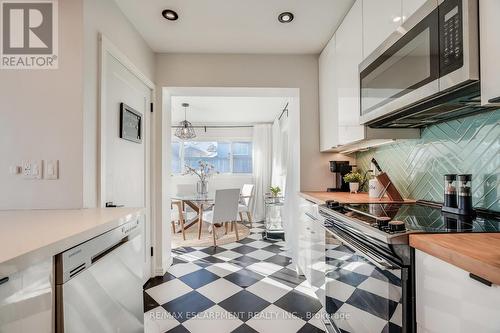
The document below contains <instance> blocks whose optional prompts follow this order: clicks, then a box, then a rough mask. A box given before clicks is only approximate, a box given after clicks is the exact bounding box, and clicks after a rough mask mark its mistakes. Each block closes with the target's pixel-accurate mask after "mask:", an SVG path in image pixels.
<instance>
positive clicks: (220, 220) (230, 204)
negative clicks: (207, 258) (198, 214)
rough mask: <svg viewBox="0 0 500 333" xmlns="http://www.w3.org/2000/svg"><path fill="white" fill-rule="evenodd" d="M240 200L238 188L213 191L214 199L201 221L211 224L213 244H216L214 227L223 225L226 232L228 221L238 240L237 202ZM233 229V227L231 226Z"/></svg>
mask: <svg viewBox="0 0 500 333" xmlns="http://www.w3.org/2000/svg"><path fill="white" fill-rule="evenodd" d="M239 201H240V189H225V190H217V191H215V201H214V205H213V208H212V210H211V211H207V212H204V213H203V222H206V223H209V224H211V226H212V237H213V239H214V246H217V240H216V227H222V226H225V228H226V233H227V226H228V223H229V224H231V227H233V226H234V233H235V236H236V240H237V241H238V240H240V238H239V235H238V226H237V224H236V221H237V220H238V204H239ZM231 229H233V228H231Z"/></svg>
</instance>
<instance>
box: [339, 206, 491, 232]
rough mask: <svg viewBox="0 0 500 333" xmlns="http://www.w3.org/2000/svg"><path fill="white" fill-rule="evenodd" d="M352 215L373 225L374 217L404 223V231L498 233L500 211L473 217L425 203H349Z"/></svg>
mask: <svg viewBox="0 0 500 333" xmlns="http://www.w3.org/2000/svg"><path fill="white" fill-rule="evenodd" d="M344 208H345V209H347V211H351V212H352V213H350V214H352V217H354V218H357V219H360V220H363V221H364V222H367V223H370V224H372V223H373V225H375V223H374V222H376V219H377V218H387V217H388V218H390V219H391V220H392V221H402V222H404V223H405V226H406V231H416V232H429V233H440V232H500V214H498V213H496V214H495V213H491V214H482V213H478V214H477V216H475V217H470V216H460V215H454V214H448V213H444V212H442V211H441V208H440V207H436V206H431V205H427V204H422V203H417V204H348V205H345V206H344Z"/></svg>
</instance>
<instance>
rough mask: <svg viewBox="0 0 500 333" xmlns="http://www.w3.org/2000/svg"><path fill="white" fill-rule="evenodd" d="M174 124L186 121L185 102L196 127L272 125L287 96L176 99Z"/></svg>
mask: <svg viewBox="0 0 500 333" xmlns="http://www.w3.org/2000/svg"><path fill="white" fill-rule="evenodd" d="M171 101H172V124H174V125H175V124H177V123H179V122H180V121H182V120H184V108H183V107H182V106H181V105H182V103H189V108H188V109H187V120H188V121H190V122H191V123H193V124H202V125H209V124H219V125H220V124H236V125H237V124H254V123H269V122H273V121H274V119H276V117H278V116H279V115H280V114H281V111H282V110H283V108H284V106H285V104H286V102H287V98H285V97H234V96H232V97H227V96H226V97H218V96H173V97H172V100H171Z"/></svg>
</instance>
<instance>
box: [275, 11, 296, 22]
mask: <svg viewBox="0 0 500 333" xmlns="http://www.w3.org/2000/svg"><path fill="white" fill-rule="evenodd" d="M293 18H294V16H293V14H292V13H290V12H283V13H281V14H279V15H278V21H280V22H281V23H290V22H292V21H293Z"/></svg>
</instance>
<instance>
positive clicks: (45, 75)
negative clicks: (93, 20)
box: [0, 0, 83, 209]
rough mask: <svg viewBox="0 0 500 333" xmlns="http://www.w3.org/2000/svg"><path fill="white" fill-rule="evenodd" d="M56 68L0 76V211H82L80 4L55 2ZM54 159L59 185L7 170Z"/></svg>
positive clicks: (75, 0)
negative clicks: (72, 209)
mask: <svg viewBox="0 0 500 333" xmlns="http://www.w3.org/2000/svg"><path fill="white" fill-rule="evenodd" d="M58 3H59V68H58V69H56V70H0V105H1V109H0V156H1V157H0V184H1V185H0V187H1V190H0V209H42V208H43V209H50V208H54V209H56V208H79V207H81V206H82V165H83V162H82V161H83V154H82V90H83V79H82V77H83V69H82V65H81V64H82V46H83V45H82V43H81V40H82V30H83V28H82V23H83V22H82V1H81V0H63V1H59V2H58ZM23 159H44V160H47V159H58V160H59V167H60V170H59V171H60V173H59V176H60V177H59V179H58V180H24V179H22V178H21V176H20V175H10V174H9V166H11V165H21V161H22V160H23Z"/></svg>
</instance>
